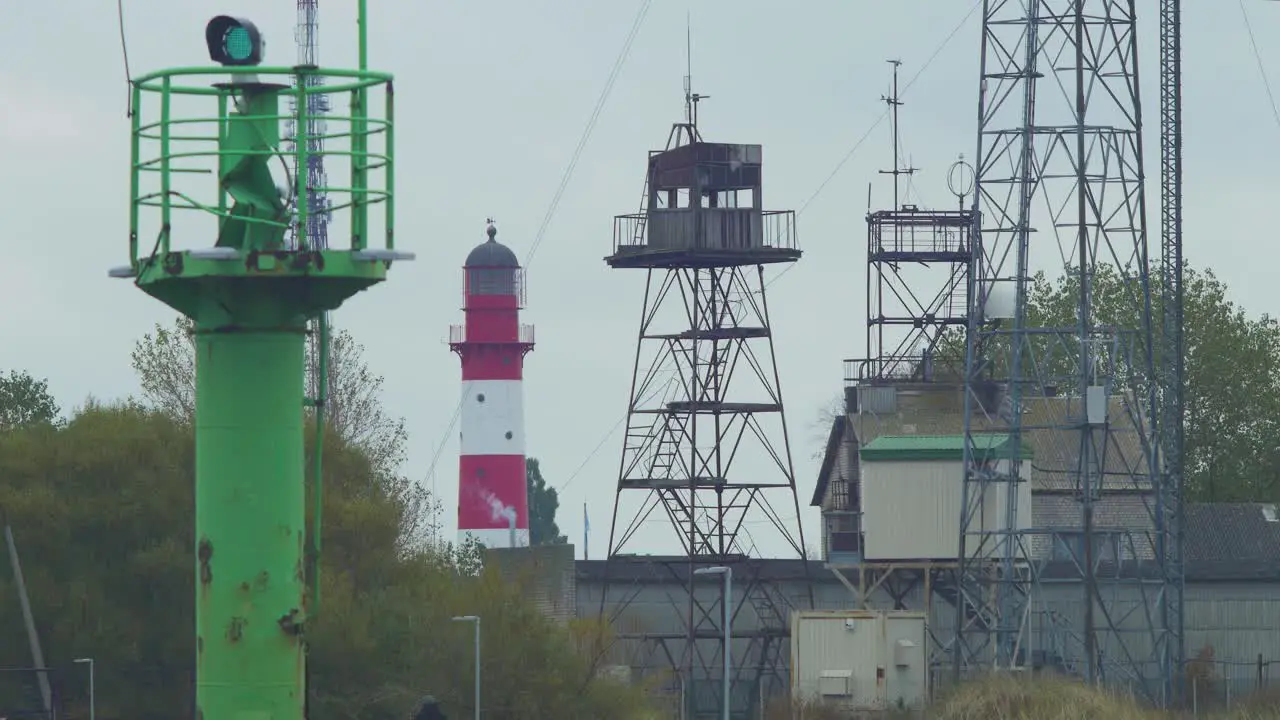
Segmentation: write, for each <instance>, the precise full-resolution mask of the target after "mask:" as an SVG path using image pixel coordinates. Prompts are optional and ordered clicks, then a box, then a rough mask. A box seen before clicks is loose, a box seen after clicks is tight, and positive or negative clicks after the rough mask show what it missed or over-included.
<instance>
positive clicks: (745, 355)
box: [602, 78, 812, 718]
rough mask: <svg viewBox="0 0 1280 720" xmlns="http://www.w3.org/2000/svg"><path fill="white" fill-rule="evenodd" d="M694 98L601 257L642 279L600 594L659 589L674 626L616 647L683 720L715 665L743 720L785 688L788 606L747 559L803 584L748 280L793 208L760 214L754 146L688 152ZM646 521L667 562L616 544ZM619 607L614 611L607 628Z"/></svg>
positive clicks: (781, 427) (764, 319) (790, 236)
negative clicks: (632, 652) (634, 658)
mask: <svg viewBox="0 0 1280 720" xmlns="http://www.w3.org/2000/svg"><path fill="white" fill-rule="evenodd" d="M704 97H705V96H701V95H697V94H695V93H693V92H692V91H691V90H690V89H689V84H688V78H686V87H685V98H686V118H685V122H683V123H677V124H675V125H674V126H673V128H672V130H671V134H670V137H669V139H668V143H667V147H666V149H665V150H661V151H655V152H651V153H650V156H649V163H648V171H647V174H646V183H645V190H644V194H643V200H642V206H641V212H640V213H638V214H635V215H622V216H619V217H617V218H615V221H614V242H613V254H612V255H610V256H609V257H607V258H606V259H605V260H606V262H607V263H608V264H609V265H610V267H613V268H625V269H639V270H644V271H645V273H646V275H647V285H646V291H645V299H644V302H643V306H642V312H641V321H640V333H639V339H638V342H637V348H636V360H635V368H634V373H633V378H632V389H631V394H630V399H629V402H628V407H627V431H626V437H625V439H624V443H623V449H622V458H621V463H620V469H619V477H618V485H617V498H616V500H615V504H614V513H613V522H612V528H611V531H610V537H609V552H608V556H607V559H608V562H607V570H606V572H607V578H606V588H605V596H606V597H607V596H608V592H609V591H608V588H609V583H615V586H614V587H615V589H616V588H617V584H620V579H621V577H622V576H624V575H628V574H630V575H632V576H634V575H635V574H636V573H637V572H640V573H643V572H649V573H653V574H654V575H656V576H658V577H660V578H662V579H663V581H664V584H667V586H668V587H670V588H671V589H670V590H669V593H670V597H671V602H672V613H673V614H675V615H677V616H679V617H681V618H682V620H683V626H684V627H683V628H682V629H681V630H680V631H678V632H675V633H665V634H664V633H652V632H640V633H632V632H629V631H628V630H626V629H625V628H624V629H623V630H622V631H621V632H620V633H619V635H620V638H621V639H622V640H624V642H625V641H627V640H631V641H635V642H643V643H647V644H649V652H651V653H653V654H655V655H657V656H660V657H662V658H665V659H666V661H667V662H668V663H669V667H668V669H669V670H670V671H674V673H675V675H676V676H677V678H678V683H679V688H680V694H681V696H682V697H683V698H684V703H685V717H689V718H714V717H720V715H721V712H722V708H721V703H722V700H721V687H722V686H721V677H722V671H721V670H720V668H721V663H722V661H723V657H724V655H723V653H725V652H729V653H731V658H732V661H733V670H732V673H733V676H732V677H731V678H730V680H731V689H732V700H731V704H732V706H733V707H732V711H733V713H734V715H735V716H739V717H754V716H755V715H756V714H758V712H759V708H758V703H759V701H760V699H761V698H762V697H763V698H768V697H769V696H771V695H773V694H775V693H779V692H783V691H785V689H786V688H787V686H788V683H787V660H786V655H787V653H788V645H787V637H788V622H789V613H790V610H791V604H790V601H789V600H788V599H787V598H786V597H784V596H783V594H782V593H781V592H780V588H778V587H777V586H776V585H775V584H774V583H773V582H772V578H770V577H766V576H764V575H763V574H762V572H761V565H760V564H759V563H758V562H757V561H756V560H755V559H756V558H758V557H759V552H760V551H759V550H758V547H759V546H760V545H765V546H766V547H776V548H779V549H782V550H784V551H785V552H786V553H787V554H788V555H789V556H790V557H793V558H795V559H796V562H797V563H798V566H799V567H800V568H801V569H802V572H803V578H804V581H805V583H806V587H807V583H808V566H807V563H806V561H805V553H804V538H803V533H802V530H801V527H800V520H799V502H798V499H797V497H796V483H795V471H794V469H793V467H792V462H791V450H790V444H789V440H788V437H787V430H786V424H785V417H784V414H783V402H782V392H781V388H780V385H779V382H778V373H777V366H776V361H775V357H774V346H773V333H772V330H771V328H770V318H769V308H768V304H767V302H766V300H765V290H764V282H763V278H764V268H765V266H766V265H769V264H774V263H788V262H795V261H796V260H798V259H799V258H800V254H801V253H800V250H799V248H798V246H797V244H796V239H795V214H794V212H793V211H790V210H787V211H764V210H762V209H761V208H762V207H763V201H762V197H761V190H762V183H761V147H760V146H759V145H738V144H726V143H710V142H705V141H703V139H702V137H701V135H700V133H699V132H698V127H697V103H698V101H699V100H701V99H703V98H704ZM632 501H634V504H632ZM624 505H628V506H631V507H634V508H635V509H634V511H627V510H624ZM654 511H657V512H658V513H660V514H661V515H662V516H664V517H663V518H662V519H660V520H657V519H655V522H657V523H659V524H660V525H662V526H664V529H663V530H662V531H661V532H662V535H664V536H665V537H666V538H668V539H670V538H671V534H672V531H674V536H675V537H674V540H675V541H676V542H675V543H671V551H674V553H675V554H673V555H664V556H645V557H642V558H640V557H634V556H632V555H630V554H629V553H631V552H634V550H632V549H631V548H632V547H634V545H635V544H636V543H632V541H633V539H634V538H635V535H636V533H637V531H639V530H640V529H641V524H642V523H644V522H645V521H646V520H648V519H649V517H650V515H651V513H653V512H654ZM642 541H643V542H645V544H646V545H650V546H652V545H653V542H652V541H651V539H650V538H644V539H643V540H642ZM706 566H727V567H729V568H731V569H732V577H733V590H732V593H731V597H732V606H731V607H730V613H731V615H732V616H733V617H734V618H735V626H734V629H733V637H734V640H736V641H737V642H736V643H735V646H734V647H732V648H725V647H724V642H723V639H722V633H723V631H724V628H723V622H722V614H723V610H724V605H723V601H724V598H723V591H722V589H721V590H717V583H715V582H713V581H712V580H706V579H702V578H700V577H698V578H695V575H694V571H695V570H697V569H698V568H700V567H706ZM811 592H812V591H811V590H809V593H810V595H809V596H808V597H807V598H806V601H807V602H809V603H811V602H812V596H811ZM603 602H604V598H602V603H603ZM627 602H629V601H627ZM627 602H623V603H622V604H621V605H619V606H615V607H614V613H615V615H614V619H615V621H617V618H618V617H619V616H620V615H621V614H623V613H625V611H626V605H627ZM739 628H741V629H739ZM748 628H750V629H748ZM743 713H748V714H743Z"/></svg>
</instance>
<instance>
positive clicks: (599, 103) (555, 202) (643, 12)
mask: <svg viewBox="0 0 1280 720" xmlns="http://www.w3.org/2000/svg"><path fill="white" fill-rule="evenodd" d="M120 1H121V2H122V1H123V0H120ZM652 5H653V0H642V1H641V3H640V8H639V9H638V10H637V11H636V16H635V19H633V20H632V22H631V29H630V30H629V31H628V32H627V37H626V39H625V40H624V41H623V43H622V48H621V49H620V50H619V51H618V57H617V58H616V59H615V60H614V62H613V68H612V69H611V70H610V71H609V77H608V78H607V79H606V80H605V84H604V89H602V90H601V91H600V96H599V97H598V98H597V99H596V104H595V108H593V109H592V111H591V117H590V118H588V119H587V126H586V127H585V128H584V129H583V131H582V136H581V137H580V138H579V139H578V145H577V146H576V147H575V148H574V150H573V155H572V156H570V158H569V165H568V167H566V168H565V171H564V175H563V176H562V177H561V178H560V185H559V187H557V188H556V192H555V194H554V195H552V197H551V204H550V205H549V206H548V207H547V212H546V214H545V215H543V217H542V225H540V226H539V227H538V232H537V234H536V235H535V236H534V240H533V244H532V245H531V246H530V247H529V252H528V254H527V255H525V260H524V267H525V269H526V270H527V269H528V268H529V265H530V263H532V262H533V255H534V253H535V252H537V250H538V247H539V246H540V245H541V244H542V240H543V238H544V237H545V236H546V232H547V228H548V227H549V226H550V225H551V219H552V218H553V217H554V216H555V213H556V210H557V209H558V208H559V207H560V198H561V197H563V196H564V191H565V189H566V188H567V187H568V186H569V180H570V179H571V178H572V177H573V171H574V170H575V169H577V167H578V161H579V160H580V159H581V158H582V151H583V150H584V149H585V148H586V146H587V142H588V141H589V140H590V139H591V134H592V133H593V132H595V128H596V123H597V121H599V119H600V113H601V112H602V111H603V110H604V106H605V103H606V102H607V101H608V99H609V95H610V93H612V92H613V86H614V83H615V82H616V81H617V79H618V76H619V74H621V72H622V67H623V65H625V64H626V61H627V58H628V57H629V56H630V55H631V46H632V44H633V43H634V42H635V39H636V36H637V35H638V34H639V33H640V28H641V26H642V25H643V24H644V19H645V17H646V16H647V15H648V14H649V8H650V7H651V6H652ZM465 401H466V393H463V395H462V398H460V399H459V400H458V407H457V408H456V409H454V411H453V419H452V420H450V421H449V426H448V427H447V428H446V429H445V431H444V434H443V435H442V436H441V438H440V442H439V443H438V444H437V445H436V451H435V455H434V456H432V458H431V464H430V466H428V468H427V478H428V480H429V481H430V482H431V490H432V494H433V495H434V494H435V472H436V464H437V463H438V462H439V461H440V455H441V453H443V452H444V446H445V444H447V443H448V441H449V436H450V435H452V434H453V428H454V427H455V426H456V425H457V424H458V418H459V417H460V416H461V415H462V404H463V403H464V402H465ZM624 419H625V418H624ZM619 424H621V423H619ZM616 430H617V426H616V425H615V426H614V429H613V430H612V431H610V433H609V436H611V435H612V434H613V431H616ZM609 436H606V437H605V440H608V439H609ZM605 440H602V441H601V443H600V444H601V445H603V444H604V442H605ZM596 449H597V450H599V447H597V448H596ZM594 455H595V452H594V451H593V452H592V454H591V455H590V456H588V459H590V457H592V456H594ZM575 475H576V473H575Z"/></svg>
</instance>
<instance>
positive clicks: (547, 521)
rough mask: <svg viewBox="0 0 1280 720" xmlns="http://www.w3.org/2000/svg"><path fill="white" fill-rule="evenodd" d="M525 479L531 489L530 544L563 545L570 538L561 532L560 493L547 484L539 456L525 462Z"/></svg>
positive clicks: (529, 489)
mask: <svg viewBox="0 0 1280 720" xmlns="http://www.w3.org/2000/svg"><path fill="white" fill-rule="evenodd" d="M524 467H525V481H526V483H527V486H528V491H529V544H530V545H562V544H564V543H567V542H569V538H567V537H565V536H564V535H561V534H560V528H559V527H558V526H557V525H556V511H557V510H559V509H560V493H558V492H556V489H555V488H553V487H550V486H548V485H547V481H546V480H544V479H543V477H542V468H541V467H540V466H539V465H538V459H537V458H528V459H527V460H525V462H524Z"/></svg>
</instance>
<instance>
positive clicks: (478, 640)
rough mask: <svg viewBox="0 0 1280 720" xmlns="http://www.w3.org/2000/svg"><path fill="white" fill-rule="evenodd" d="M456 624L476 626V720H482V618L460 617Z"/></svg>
mask: <svg viewBox="0 0 1280 720" xmlns="http://www.w3.org/2000/svg"><path fill="white" fill-rule="evenodd" d="M453 621H454V622H473V623H475V624H476V720H480V616H479V615H459V616H458V617H455V618H453Z"/></svg>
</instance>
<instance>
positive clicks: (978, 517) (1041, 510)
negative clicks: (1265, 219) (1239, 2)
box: [953, 0, 1180, 702]
mask: <svg viewBox="0 0 1280 720" xmlns="http://www.w3.org/2000/svg"><path fill="white" fill-rule="evenodd" d="M1134 6H1135V2H1134V0H1032V1H1031V2H1012V1H1010V0H987V1H986V2H985V3H984V14H983V39H982V72H981V75H982V77H981V91H980V100H979V112H978V114H979V131H978V153H977V158H978V162H977V177H978V181H977V193H976V197H975V214H976V215H977V217H978V218H979V220H978V223H979V225H980V232H979V245H980V248H981V251H980V253H979V258H980V259H979V261H978V267H977V268H975V271H974V272H973V273H972V280H971V282H972V283H973V288H974V292H973V293H972V297H974V298H975V306H974V309H973V312H971V313H970V316H969V326H968V332H967V333H966V336H967V340H966V373H965V376H966V392H965V435H966V442H965V462H964V465H965V471H964V484H963V488H964V491H963V498H964V499H963V503H962V504H963V511H962V518H961V531H960V556H961V557H960V563H961V586H962V590H961V592H962V597H961V602H959V603H958V604H957V612H956V622H957V642H956V644H955V645H954V648H953V663H954V671H955V673H956V675H957V676H959V675H960V674H961V673H962V672H964V670H965V669H966V668H977V667H979V666H987V667H990V666H991V665H992V664H994V666H995V667H998V668H1011V667H1020V666H1027V665H1033V664H1035V662H1036V661H1035V653H1036V652H1037V651H1044V650H1047V649H1049V648H1058V649H1061V651H1062V655H1063V657H1064V658H1065V664H1066V665H1067V666H1068V668H1067V669H1069V670H1071V669H1078V670H1079V672H1080V674H1081V675H1083V676H1084V677H1085V678H1086V679H1088V680H1091V681H1104V682H1108V683H1114V684H1119V685H1122V686H1124V687H1125V688H1126V689H1129V690H1132V691H1134V692H1137V693H1140V694H1142V695H1145V696H1147V697H1148V698H1149V699H1151V700H1153V701H1156V702H1164V701H1166V700H1167V699H1168V691H1169V684H1170V682H1171V678H1172V676H1173V674H1174V670H1173V662H1174V660H1173V658H1174V652H1175V651H1174V648H1175V647H1176V646H1177V645H1178V639H1177V636H1178V635H1179V634H1180V629H1179V628H1178V627H1175V626H1174V625H1173V624H1172V623H1171V622H1170V619H1169V618H1170V615H1169V613H1168V610H1169V609H1170V608H1169V602H1170V601H1171V599H1172V593H1173V592H1174V590H1175V588H1174V587H1173V582H1172V580H1173V573H1172V572H1171V562H1172V558H1171V557H1170V555H1169V553H1168V550H1167V549H1168V548H1170V547H1173V544H1172V542H1171V539H1172V537H1173V532H1174V528H1173V527H1171V524H1170V522H1169V519H1170V516H1169V508H1168V507H1167V503H1168V502H1169V501H1170V499H1171V498H1170V497H1169V493H1166V492H1161V488H1162V485H1163V484H1162V482H1161V480H1162V474H1161V473H1162V471H1161V466H1160V454H1159V450H1160V448H1162V447H1163V443H1162V437H1161V434H1160V432H1159V427H1158V426H1156V425H1155V424H1154V421H1155V420H1156V419H1159V418H1160V417H1161V415H1160V408H1159V405H1158V402H1157V401H1158V393H1157V374H1156V369H1157V367H1156V340H1157V339H1158V338H1157V335H1156V320H1155V318H1156V317H1157V313H1158V309H1154V308H1153V299H1154V298H1158V290H1156V289H1153V287H1152V273H1151V269H1150V266H1149V257H1148V251H1147V234H1146V229H1145V213H1146V200H1145V195H1144V192H1143V166H1142V161H1143V154H1142V138H1141V129H1142V112H1141V102H1140V99H1139V97H1140V96H1139V80H1138V66H1137V39H1136V34H1135V16H1134ZM1033 207H1035V208H1036V210H1035V211H1033V210H1032V208H1033ZM1033 215H1034V216H1035V217H1036V218H1038V220H1036V221H1035V222H1033ZM1033 236H1034V237H1036V238H1037V240H1036V242H1035V248H1036V252H1037V254H1036V256H1035V258H1034V260H1033V257H1032V249H1033V245H1032V241H1031V238H1032V237H1033ZM1051 244H1053V245H1056V249H1057V250H1058V255H1057V256H1047V255H1048V254H1047V253H1046V252H1045V250H1046V249H1047V247H1048V246H1050V245H1051ZM1033 262H1034V263H1035V264H1036V266H1037V268H1044V269H1046V270H1047V271H1048V272H1049V274H1051V275H1054V274H1057V272H1059V271H1061V270H1064V269H1065V271H1066V273H1067V276H1068V278H1069V279H1070V285H1071V287H1070V292H1069V299H1067V300H1065V301H1062V303H1061V305H1062V306H1061V307H1053V306H1041V305H1037V306H1036V307H1034V308H1033V307H1032V306H1031V303H1030V302H1029V297H1028V291H1029V289H1030V287H1029V285H1030V280H1031V273H1032V264H1033ZM1106 274H1111V275H1113V276H1118V278H1119V282H1118V283H1107V284H1105V285H1103V286H1102V287H1107V288H1110V287H1118V288H1119V289H1118V290H1117V291H1116V292H1114V293H1111V294H1107V295H1105V296H1099V295H1096V294H1095V280H1097V279H1098V278H1099V277H1101V276H1104V275H1106ZM1153 296H1154V298H1153ZM1004 302H1007V303H1008V306H1009V307H1007V308H1001V305H1002V304H1003V303H1004ZM984 432H985V433H990V432H998V433H1007V434H1008V435H1009V436H1010V438H1011V440H1012V446H1013V447H1015V448H1019V447H1023V446H1024V445H1028V446H1030V448H1031V450H1032V452H1033V453H1034V457H1033V459H1030V461H1027V460H1024V459H1023V455H1022V453H1021V452H1016V453H1013V454H1012V456H1011V457H1009V458H1006V459H1004V460H1002V461H999V462H987V461H986V459H987V458H986V456H985V454H984V453H983V452H981V451H982V450H983V448H982V446H981V445H980V444H979V443H980V442H981V438H980V437H979V433H984ZM1028 482H1030V483H1032V488H1033V490H1034V491H1035V495H1034V497H1035V500H1034V501H1033V507H1031V508H1026V507H1019V495H1020V492H1019V491H1020V490H1024V489H1025V485H1024V484H1025V483H1028ZM1025 497H1026V496H1025V495H1024V496H1023V498H1024V500H1023V502H1024V503H1025ZM1050 578H1052V579H1055V580H1065V581H1075V583H1076V584H1077V585H1078V587H1079V588H1080V592H1079V595H1078V596H1077V599H1076V600H1075V601H1073V602H1065V601H1059V600H1057V599H1053V600H1050V599H1048V598H1047V597H1046V596H1045V595H1044V593H1043V592H1042V586H1041V581H1042V580H1046V579H1050ZM1056 597H1057V596H1055V598H1056Z"/></svg>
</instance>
